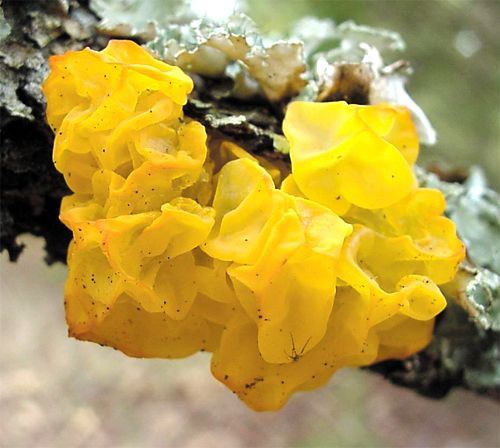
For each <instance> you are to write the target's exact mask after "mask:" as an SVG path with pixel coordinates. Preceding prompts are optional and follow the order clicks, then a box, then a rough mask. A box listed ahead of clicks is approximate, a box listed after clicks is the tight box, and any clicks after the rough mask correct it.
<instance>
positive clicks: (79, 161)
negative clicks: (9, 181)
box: [44, 41, 464, 410]
mask: <svg viewBox="0 0 500 448" xmlns="http://www.w3.org/2000/svg"><path fill="white" fill-rule="evenodd" d="M51 67H52V72H51V74H50V75H49V77H48V79H47V80H46V82H45V84H44V93H45V95H46V97H47V102H48V106H47V118H48V121H49V123H50V124H51V126H52V127H53V129H54V132H55V133H56V140H55V144H54V163H55V164H56V167H57V169H58V170H59V171H61V172H62V173H63V174H64V176H65V179H66V181H67V183H68V185H69V187H70V188H71V190H72V191H73V193H74V194H72V195H71V196H68V197H66V198H65V199H64V200H63V203H62V207H61V220H62V221H63V222H64V223H65V224H66V225H67V226H68V227H69V228H70V229H71V230H72V232H73V241H72V243H71V245H70V248H69V251H68V267H69V274H68V280H67V283H66V291H65V298H66V318H67V322H68V325H69V329H70V330H69V331H70V335H71V336H74V337H76V338H78V339H83V340H90V341H95V342H98V343H100V344H104V345H109V346H112V347H115V348H117V349H119V350H121V351H123V352H124V353H126V354H128V355H130V356H136V357H161V358H178V357H185V356H188V355H190V354H192V353H194V352H196V351H198V350H206V351H211V352H213V358H212V371H213V373H214V375H215V376H216V377H217V378H218V379H219V380H220V381H222V382H223V383H224V384H226V385H227V386H228V387H229V388H230V389H231V390H233V391H234V392H235V393H236V394H238V396H239V397H240V398H241V399H242V400H243V401H244V402H245V403H246V404H248V405H249V406H251V407H252V408H254V409H257V410H275V409H279V408H280V407H282V406H283V405H284V404H285V403H286V402H287V400H288V399H289V397H290V396H291V395H292V394H293V393H294V392H296V391H299V390H308V389H313V388H316V387H319V386H321V385H322V384H324V383H325V382H326V381H327V380H328V379H329V378H330V376H331V375H332V374H333V373H334V372H335V371H336V370H337V369H339V368H342V367H344V366H364V365H369V364H371V363H374V362H376V361H379V360H383V359H390V358H404V357H406V356H408V355H410V354H412V353H415V352H416V351H418V350H420V349H421V348H423V347H424V346H425V345H426V344H428V342H429V341H430V339H431V336H432V328H433V323H434V317H435V316H436V315H437V314H438V313H439V312H441V311H442V310H443V308H444V307H445V306H446V302H445V299H444V296H443V295H442V293H441V292H440V290H439V288H438V285H440V284H443V283H446V282H448V281H450V280H451V279H452V278H453V276H454V274H455V272H456V269H457V266H458V263H459V262H460V261H461V260H462V258H463V256H464V249H463V245H462V243H461V242H460V241H459V240H458V239H457V237H456V233H455V227H454V225H453V224H452V223H451V221H449V220H448V219H447V218H445V217H443V216H442V213H443V210H444V199H443V196H442V195H441V194H440V193H439V192H437V191H436V190H431V189H422V188H421V189H419V188H418V187H417V182H416V179H415V176H414V174H413V171H412V165H413V164H414V162H415V159H416V157H417V154H418V139H417V136H416V132H415V128H414V126H413V123H412V121H411V119H410V115H409V113H408V112H407V111H406V110H405V109H403V108H399V107H393V106H390V105H379V106H353V105H348V104H346V103H344V102H335V103H322V104H321V103H299V102H297V103H292V104H290V106H289V107H288V111H287V113H286V117H285V121H284V125H283V127H284V132H285V135H286V137H287V138H288V140H289V143H290V155H291V162H292V163H291V173H290V169H289V168H288V167H286V166H285V165H284V164H283V163H277V162H273V161H270V160H267V159H265V158H263V157H262V156H254V155H252V154H250V153H249V152H247V151H246V150H245V149H243V148H241V147H239V146H238V145H236V144H235V143H234V142H230V141H227V140H221V139H220V137H210V139H209V141H208V144H207V138H206V133H205V129H204V127H203V126H202V125H201V124H200V123H198V122H196V121H193V120H189V119H188V118H185V117H183V112H182V106H183V105H184V104H185V103H186V98H187V95H188V93H189V92H190V91H191V89H192V86H193V84H192V82H191V80H190V79H189V77H188V76H187V75H185V74H184V73H183V72H182V71H181V70H180V69H179V68H176V67H172V66H169V65H167V64H165V63H163V62H160V61H158V60H156V59H154V58H153V57H152V56H150V55H149V53H148V52H147V51H145V50H144V49H142V48H141V47H139V46H138V45H136V44H134V43H132V42H128V41H111V42H110V44H109V45H108V47H107V48H106V49H105V50H103V51H102V52H95V51H92V50H89V49H85V50H82V51H78V52H69V53H67V54H65V55H63V56H57V57H54V58H52V59H51ZM207 145H208V147H207ZM285 177H286V178H285ZM284 178H285V179H284ZM283 179H284V181H283V182H282V180H283Z"/></svg>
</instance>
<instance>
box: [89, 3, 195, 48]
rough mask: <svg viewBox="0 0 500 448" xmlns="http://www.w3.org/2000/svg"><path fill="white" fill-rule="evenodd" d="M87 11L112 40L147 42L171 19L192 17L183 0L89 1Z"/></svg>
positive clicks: (193, 16) (102, 31)
mask: <svg viewBox="0 0 500 448" xmlns="http://www.w3.org/2000/svg"><path fill="white" fill-rule="evenodd" d="M90 9H92V11H94V12H95V13H96V14H97V15H98V16H99V17H100V18H101V21H100V22H99V24H98V29H99V31H100V32H101V33H103V34H106V35H108V36H114V37H138V38H140V39H142V40H143V41H146V42H147V41H149V40H152V39H154V38H155V37H156V34H157V30H158V29H162V28H163V27H165V26H168V25H169V24H170V23H172V21H173V20H174V18H178V19H188V18H191V19H193V18H195V15H194V14H193V13H192V12H191V11H190V9H189V2H188V1H186V0H147V1H143V0H90Z"/></svg>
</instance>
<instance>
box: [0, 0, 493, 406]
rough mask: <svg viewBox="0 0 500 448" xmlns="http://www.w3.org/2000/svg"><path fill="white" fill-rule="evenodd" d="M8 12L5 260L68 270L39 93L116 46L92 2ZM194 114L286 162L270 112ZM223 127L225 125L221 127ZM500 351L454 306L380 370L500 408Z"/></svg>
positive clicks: (232, 106)
mask: <svg viewBox="0 0 500 448" xmlns="http://www.w3.org/2000/svg"><path fill="white" fill-rule="evenodd" d="M2 7H3V11H4V15H5V19H6V21H2V19H1V17H0V22H3V23H0V26H1V28H0V32H1V33H2V35H5V34H8V31H5V30H8V29H9V28H10V34H9V35H8V37H7V38H6V39H4V40H3V41H2V42H1V45H0V107H1V135H2V137H1V140H2V141H1V205H2V207H1V234H0V251H3V250H7V251H8V253H9V257H10V260H11V261H13V262H14V261H16V259H17V257H18V256H19V254H20V252H21V251H22V246H20V245H19V244H18V243H17V242H16V238H17V236H18V235H20V234H22V233H31V234H34V235H37V236H41V237H43V238H44V239H45V242H46V252H47V258H46V259H47V262H48V263H52V262H54V261H62V262H64V260H65V257H66V248H67V244H68V242H69V240H70V232H69V231H68V230H67V229H66V228H65V227H64V226H63V225H62V224H61V223H60V222H59V220H58V209H59V203H60V200H61V198H62V196H64V195H65V194H67V193H68V189H67V187H66V185H65V183H64V180H63V178H62V176H61V175H60V174H59V173H57V171H56V170H55V169H54V168H53V165H52V159H51V151H52V144H53V135H52V132H51V130H50V128H49V127H48V125H47V124H46V122H45V120H44V108H45V104H44V99H43V96H42V94H41V91H40V84H41V82H42V81H43V79H44V77H45V75H46V73H47V70H48V68H47V58H48V56H49V55H51V54H55V53H62V52H64V51H66V50H67V49H80V48H83V47H84V46H91V47H93V48H96V49H99V48H102V47H103V46H104V45H105V44H106V42H107V37H105V36H102V35H100V34H99V33H98V32H97V31H96V29H95V25H96V24H97V22H98V18H97V17H95V15H94V14H93V13H92V12H91V11H90V10H89V8H88V5H87V2H85V1H84V0H80V1H76V0H71V1H69V2H68V1H66V0H45V1H42V0H40V1H23V2H19V1H15V0H6V1H5V0H4V2H3V5H2ZM197 82H202V83H203V82H208V81H206V80H205V81H204V80H202V79H200V80H198V81H197ZM211 90H212V89H205V92H206V91H211ZM186 114H187V115H189V116H192V117H194V118H196V119H199V120H200V121H201V122H202V123H203V124H204V125H205V126H207V128H208V129H209V130H212V132H222V133H224V134H226V135H229V136H232V137H234V138H236V139H238V140H239V141H242V142H245V144H246V146H247V147H248V148H249V149H251V150H254V151H258V152H265V153H266V154H268V155H269V157H281V155H279V154H276V153H272V149H273V140H272V135H273V134H274V133H276V132H279V128H280V122H281V117H280V113H279V112H277V111H276V110H271V108H269V107H268V106H267V109H266V105H265V104H250V105H249V104H248V103H246V104H241V103H238V102H231V101H228V100H217V99H216V98H213V97H210V96H206V95H205V96H199V97H198V98H194V99H192V100H191V101H190V103H189V104H188V106H187V107H186ZM236 115H245V116H246V117H247V119H246V122H245V123H244V124H238V123H235V122H234V121H232V120H231V117H232V116H236ZM214 117H218V118H217V120H219V121H218V122H217V123H214ZM221 120H222V121H221ZM224 120H227V122H224ZM498 351H499V350H498V332H495V331H494V330H492V329H484V328H481V326H480V325H477V324H476V323H475V322H473V321H472V320H471V319H470V315H469V314H468V313H467V312H466V311H465V310H464V308H463V307H460V306H459V305H457V304H452V305H450V306H449V307H448V308H447V310H446V312H445V313H444V314H443V315H442V316H440V318H439V319H438V322H437V325H436V331H435V338H434V340H433V342H432V344H431V345H430V346H429V347H428V348H427V349H426V350H424V351H422V352H420V353H418V354H416V355H414V356H412V357H411V358H409V359H407V360H404V361H388V362H384V363H381V364H378V365H376V366H373V367H371V370H373V371H376V372H379V373H381V374H383V375H384V376H386V377H387V378H388V379H390V380H391V381H392V382H394V383H396V384H399V385H402V386H405V387H409V388H411V389H414V390H416V391H417V392H419V393H421V394H423V395H426V396H429V397H433V398H440V397H443V396H444V395H446V393H447V392H448V391H449V390H450V389H452V388H454V387H465V388H468V389H471V390H474V391H476V392H478V393H485V394H487V395H489V396H491V397H494V398H497V399H499V398H500V390H499V387H498V371H497V370H498V366H499V365H500V361H499V360H498V356H499V355H498Z"/></svg>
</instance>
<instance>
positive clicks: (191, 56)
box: [147, 13, 306, 102]
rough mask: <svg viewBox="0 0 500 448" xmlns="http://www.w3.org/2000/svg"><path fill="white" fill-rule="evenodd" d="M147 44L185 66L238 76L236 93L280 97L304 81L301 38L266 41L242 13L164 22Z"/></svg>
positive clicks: (216, 74)
mask: <svg viewBox="0 0 500 448" xmlns="http://www.w3.org/2000/svg"><path fill="white" fill-rule="evenodd" d="M147 47H148V48H150V49H151V50H153V51H154V52H155V53H156V54H158V55H159V56H160V57H161V58H162V59H163V60H165V61H166V62H168V63H170V64H173V65H177V66H179V67H181V68H182V69H184V70H186V71H188V72H192V73H196V74H199V75H203V76H208V77H212V78H217V77H223V76H228V77H232V78H233V79H237V80H238V82H239V83H235V84H236V86H237V87H239V89H237V91H236V95H233V96H237V97H242V96H246V97H251V96H255V95H257V94H259V93H262V94H263V95H264V96H265V97H266V98H267V99H269V100H270V101H272V102H279V101H281V100H283V99H286V98H291V97H294V96H296V95H297V94H298V93H299V91H300V90H301V89H302V88H303V87H304V86H305V84H306V81H305V79H304V73H305V71H306V65H305V62H304V56H303V47H302V43H301V42H299V41H296V40H279V41H276V42H273V43H270V44H268V43H266V41H265V39H264V38H263V36H261V35H260V34H259V32H258V30H257V27H256V25H255V24H254V22H253V21H252V20H251V19H250V18H249V17H248V16H246V15H245V14H242V13H238V14H234V15H232V16H231V17H229V18H228V20H227V21H225V22H224V23H223V24H221V23H218V22H216V21H212V20H208V19H198V20H193V21H191V22H190V23H188V24H171V25H168V26H166V27H163V28H162V29H161V30H159V32H158V34H157V37H156V38H155V39H154V40H153V41H152V42H150V43H148V44H147ZM246 78H250V79H251V80H254V81H255V82H254V83H253V84H252V82H251V81H249V80H247V79H246ZM243 87H244V89H245V91H246V93H245V94H244V95H243V94H242V93H241V92H242V88H243ZM238 92H239V93H238Z"/></svg>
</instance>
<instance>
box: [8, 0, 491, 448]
mask: <svg viewBox="0 0 500 448" xmlns="http://www.w3.org/2000/svg"><path fill="white" fill-rule="evenodd" d="M207 1H209V0H207ZM248 3H249V11H248V12H249V13H250V15H251V16H252V17H253V18H254V19H255V20H256V21H257V22H258V23H259V24H260V25H261V27H262V29H263V31H267V32H272V31H281V32H286V30H287V29H289V27H290V26H291V24H292V23H293V22H294V21H296V20H298V19H299V18H301V17H303V16H305V15H315V16H319V17H329V18H332V19H333V20H335V21H336V22H341V21H344V20H348V19H352V20H355V21H356V22H358V23H363V24H368V25H371V26H376V27H385V28H388V29H392V30H395V31H398V32H400V33H401V35H402V36H403V38H404V39H405V41H406V43H407V51H406V52H405V54H404V55H402V57H404V58H406V59H408V60H410V61H411V62H412V64H413V67H414V69H415V74H414V76H413V77H412V78H411V80H410V84H409V91H410V93H411V94H412V95H413V97H414V99H415V100H416V101H417V103H418V104H419V105H420V106H421V107H422V108H423V109H424V111H425V112H426V113H427V114H428V116H429V118H430V119H431V121H432V123H433V124H434V126H435V127H436V129H437V131H438V134H439V143H438V145H437V146H436V147H433V148H426V149H424V150H423V160H426V161H433V160H441V161H442V160H444V161H445V162H448V163H449V165H450V166H454V167H456V166H464V167H467V166H469V165H471V164H478V165H480V166H482V167H483V168H485V170H486V171H487V173H488V177H489V180H490V182H491V183H492V184H493V185H494V186H496V188H499V187H500V176H498V168H499V166H500V160H499V159H500V146H499V140H500V115H499V114H500V111H499V107H500V101H499V100H500V98H499V96H500V89H499V85H500V70H499V64H498V55H499V54H500V26H499V25H498V23H500V2H498V1H445V0H442V1H412V0H406V1H386V0H384V1H340V0H339V1H317V0H297V1H291V0H272V1H269V0H249V2H248ZM213 4H214V7H216V6H215V5H216V4H217V2H216V1H213ZM25 242H26V244H27V246H28V250H27V251H26V252H25V253H24V254H23V255H22V257H21V260H20V262H19V263H17V264H11V263H9V262H8V257H7V255H6V254H5V253H3V254H1V257H0V294H1V303H0V338H1V345H0V358H1V360H2V362H1V365H0V446H1V447H5V448H18V447H19V448H24V447H32V446H36V447H50V448H52V447H59V446H60V447H71V448H73V447H183V448H184V447H187V448H211V447H214V448H225V447H228V448H238V447H282V446H287V447H437V446H439V447H450V448H455V447H494V446H499V441H500V426H499V425H498V414H499V406H498V405H497V404H495V403H494V402H492V401H490V400H488V399H486V398H482V397H478V396H476V395H473V394H470V393H467V392H465V391H455V392H454V393H452V394H451V395H450V396H449V397H447V398H446V399H444V400H440V401H431V400H428V399H426V398H423V397H420V396H417V395H415V394H414V393H413V392H411V391H408V390H403V389H400V388H397V387H395V386H392V385H391V384H389V383H387V382H386V381H385V380H383V379H382V378H380V377H378V376H376V375H374V374H371V373H367V372H364V371H361V370H345V371H342V372H340V373H339V374H337V375H336V376H335V377H334V378H333V379H332V381H331V382H330V383H329V385H328V386H326V387H325V388H323V389H320V390H317V391H314V392H311V393H304V394H297V395H296V396H294V398H293V399H292V400H291V402H290V403H289V405H288V406H287V407H286V408H285V409H284V410H283V411H281V412H279V413H274V414H257V413H254V412H252V411H250V410H248V409H247V408H245V407H244V405H243V404H242V403H240V402H239V401H238V400H237V399H236V398H235V397H234V396H233V395H232V394H230V393H228V391H227V390H226V389H225V388H224V387H223V386H222V385H221V384H219V383H218V382H216V381H215V380H214V379H213V378H212V377H211V375H210V373H209V356H208V355H207V354H201V353H200V354H199V355H197V356H194V357H191V358H189V359H186V360H179V361H162V360H137V359H132V358H127V357H125V356H124V355H122V354H121V353H119V352H116V351H113V350H110V349H108V348H103V347H99V346H97V345H94V344H90V343H83V342H78V341H76V340H73V339H68V338H67V337H66V332H67V330H66V326H65V322H64V312H63V299H62V297H63V283H64V279H65V276H66V267H65V266H62V265H55V266H52V267H47V266H46V265H45V264H44V263H43V261H42V257H43V249H42V243H41V241H40V240H37V239H35V238H32V237H29V238H26V239H25ZM27 279H29V281H28V280H27Z"/></svg>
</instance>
